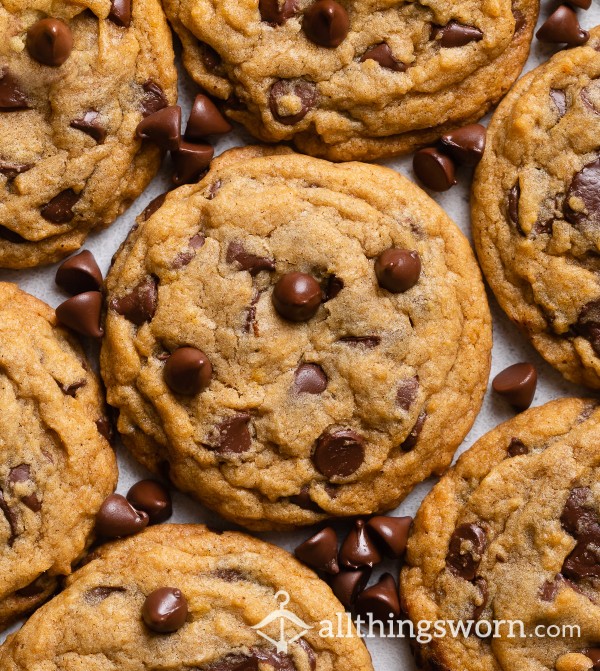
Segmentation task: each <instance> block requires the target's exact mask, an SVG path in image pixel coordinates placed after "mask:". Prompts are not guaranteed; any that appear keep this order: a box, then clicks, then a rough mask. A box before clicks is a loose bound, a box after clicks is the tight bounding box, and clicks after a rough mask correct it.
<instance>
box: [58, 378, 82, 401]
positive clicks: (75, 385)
mask: <svg viewBox="0 0 600 671" xmlns="http://www.w3.org/2000/svg"><path fill="white" fill-rule="evenodd" d="M86 384H87V380H85V379H83V380H79V381H78V382H72V383H71V384H62V385H60V389H61V391H62V393H63V394H65V396H71V397H72V398H75V396H76V395H77V390H78V389H81V388H82V387H85V385H86Z"/></svg>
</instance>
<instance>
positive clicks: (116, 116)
mask: <svg viewBox="0 0 600 671" xmlns="http://www.w3.org/2000/svg"><path fill="white" fill-rule="evenodd" d="M0 34H1V35H2V41H1V43H0V267H4V268H26V267H30V266H35V265H39V264H43V263H50V262H52V261H56V260H58V259H60V258H62V257H63V256H66V255H67V254H69V253H71V252H73V251H74V250H76V249H78V248H79V247H80V246H81V245H82V243H83V241H84V240H85V238H86V236H87V234H88V233H89V232H90V231H91V230H93V229H99V228H104V227H106V226H108V225H109V224H111V223H112V222H113V221H114V220H115V219H116V217H117V216H118V215H119V214H121V213H122V212H123V211H124V210H125V209H126V208H127V207H128V206H129V205H130V204H131V202H133V200H135V198H137V196H138V195H139V194H140V193H141V192H142V191H143V189H144V188H145V187H146V185H147V184H148V182H149V181H150V180H151V179H152V177H154V175H155V173H156V171H157V170H158V167H159V165H160V158H161V154H160V151H159V150H158V149H157V147H155V146H153V145H152V144H151V143H142V142H141V141H140V140H139V139H138V138H136V135H135V131H136V127H137V125H138V124H139V122H140V121H141V120H142V119H143V118H144V116H145V115H148V114H150V113H151V112H154V111H156V110H157V109H159V108H161V107H165V106H167V105H169V104H173V103H174V102H175V100H176V97H177V93H176V72H175V68H174V65H173V58H174V55H173V48H172V44H171V34H170V32H169V29H168V26H167V23H166V20H165V18H164V14H163V13H162V10H161V8H160V4H159V2H158V0H115V2H114V3H112V4H111V2H110V0H90V1H89V2H69V1H68V0H57V1H53V2H50V1H49V0H42V1H41V2H33V1H32V0H3V1H2V3H0Z"/></svg>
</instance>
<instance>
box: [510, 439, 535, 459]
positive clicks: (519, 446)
mask: <svg viewBox="0 0 600 671" xmlns="http://www.w3.org/2000/svg"><path fill="white" fill-rule="evenodd" d="M506 451H507V453H508V456H509V457H518V456H520V455H522V454H529V449H528V447H527V445H525V443H524V442H523V441H522V440H520V439H519V438H511V440H510V443H509V445H508V449H507V450H506Z"/></svg>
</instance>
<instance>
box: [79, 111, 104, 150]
mask: <svg viewBox="0 0 600 671" xmlns="http://www.w3.org/2000/svg"><path fill="white" fill-rule="evenodd" d="M70 125H71V128H75V129H76V130H80V131H81V132H83V133H86V134H87V135H89V136H90V137H91V138H93V139H94V140H96V142H97V143H98V144H104V141H105V140H106V128H104V126H102V124H101V123H100V115H99V114H98V112H96V111H94V110H90V111H89V112H86V113H85V114H84V115H83V116H82V117H80V118H79V119H74V120H73V121H71V124H70Z"/></svg>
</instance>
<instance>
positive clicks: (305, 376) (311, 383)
mask: <svg viewBox="0 0 600 671" xmlns="http://www.w3.org/2000/svg"><path fill="white" fill-rule="evenodd" d="M325 389H327V375H325V371H324V370H323V369H322V368H321V366H319V365H318V364H316V363H303V364H300V365H299V366H298V368H296V372H295V374H294V390H295V391H296V392H298V393H299V394H322V393H323V392H324V391H325Z"/></svg>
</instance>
